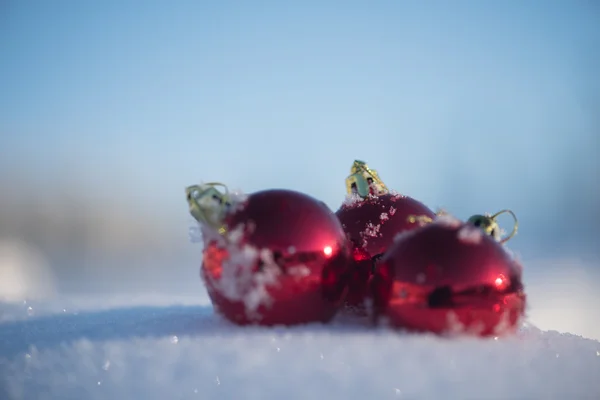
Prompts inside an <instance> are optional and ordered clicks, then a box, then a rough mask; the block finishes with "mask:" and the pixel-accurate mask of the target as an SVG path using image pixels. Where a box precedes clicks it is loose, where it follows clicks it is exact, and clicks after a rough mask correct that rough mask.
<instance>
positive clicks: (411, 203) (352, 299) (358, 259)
mask: <svg viewBox="0 0 600 400" xmlns="http://www.w3.org/2000/svg"><path fill="white" fill-rule="evenodd" d="M336 215H337V217H338V219H339V220H340V222H341V223H342V227H343V229H344V231H345V232H346V236H347V238H348V240H349V241H350V243H351V245H352V247H353V256H354V260H355V263H354V268H353V270H352V275H351V278H350V282H349V293H348V297H347V300H346V305H347V307H348V308H351V309H354V310H355V311H357V312H360V313H364V307H363V303H364V300H365V297H366V296H367V294H368V284H367V283H368V280H369V278H370V276H371V273H372V270H373V264H374V258H377V257H381V256H382V255H383V254H384V253H385V251H386V250H387V249H388V247H389V246H390V245H391V244H392V243H393V242H394V238H395V237H396V236H397V235H398V234H399V233H402V232H406V231H409V230H412V229H415V228H419V227H420V226H421V224H420V223H419V222H418V221H415V220H412V219H410V217H414V216H419V217H427V218H431V219H433V218H435V213H434V212H433V211H431V210H430V209H429V208H428V207H427V206H425V205H424V204H423V203H421V202H419V201H417V200H415V199H413V198H411V197H408V196H403V195H400V194H391V193H388V194H384V195H381V196H369V197H367V198H365V199H362V198H359V197H354V198H349V199H348V200H347V201H346V202H345V203H344V204H343V205H342V206H341V207H340V209H338V210H337V211H336Z"/></svg>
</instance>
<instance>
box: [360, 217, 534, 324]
mask: <svg viewBox="0 0 600 400" xmlns="http://www.w3.org/2000/svg"><path fill="white" fill-rule="evenodd" d="M521 273H522V272H521V267H520V265H519V264H518V263H517V262H516V261H514V260H513V259H512V258H511V257H510V255H509V254H508V253H507V252H506V251H505V250H504V248H503V246H502V244H500V243H498V242H497V241H496V240H494V238H493V237H491V236H489V235H486V233H485V232H484V231H483V230H482V229H480V228H478V227H476V226H475V225H473V224H471V223H462V222H461V221H459V220H457V219H454V218H452V217H449V216H440V217H437V218H436V219H435V221H434V222H433V223H430V224H428V225H426V226H424V227H422V228H419V229H418V230H414V231H411V232H407V233H406V234H405V235H404V236H403V237H402V238H400V239H399V240H398V241H397V242H396V243H394V245H393V246H392V247H391V248H390V249H389V250H388V252H387V253H386V255H385V256H384V257H383V258H382V259H381V262H380V263H379V264H378V265H377V268H376V271H375V273H374V275H373V278H372V282H371V289H372V295H373V299H374V301H373V306H374V313H375V317H376V319H377V317H381V316H385V317H387V319H388V320H389V322H390V324H391V325H392V326H395V327H400V328H405V329H407V330H413V331H426V332H433V333H438V334H441V333H453V332H454V333H457V332H463V333H470V334H475V335H481V336H488V335H501V334H503V333H509V332H512V331H514V330H515V329H516V328H517V327H518V323H519V321H520V319H521V317H523V314H524V311H525V306H526V296H525V293H524V291H523V284H522V281H521Z"/></svg>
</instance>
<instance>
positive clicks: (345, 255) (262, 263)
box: [201, 190, 351, 325]
mask: <svg viewBox="0 0 600 400" xmlns="http://www.w3.org/2000/svg"><path fill="white" fill-rule="evenodd" d="M236 208H237V209H235V210H233V212H232V213H230V215H229V216H228V217H227V219H226V221H225V222H226V228H227V233H226V234H225V235H224V237H221V238H219V237H216V238H214V239H212V240H209V242H208V245H207V246H206V248H205V251H204V259H203V265H202V269H201V271H202V277H203V279H204V281H205V283H206V287H207V290H208V293H209V296H210V298H211V300H212V303H213V305H214V306H215V309H216V310H217V311H218V312H219V313H220V314H222V315H223V316H224V317H226V318H227V319H229V320H231V321H233V322H235V323H238V324H261V325H292V324H302V323H309V322H316V321H320V322H327V321H329V320H330V319H331V318H332V317H333V316H334V315H335V313H336V311H337V309H338V308H339V306H340V305H341V302H342V300H343V298H344V296H345V293H346V291H347V286H346V284H347V282H346V281H347V277H348V268H349V263H350V260H351V254H350V248H349V246H348V244H347V242H346V240H345V235H344V231H343V230H342V226H341V224H340V222H339V221H338V220H337V218H336V217H335V215H334V214H333V213H332V212H331V210H329V209H328V208H327V206H326V205H325V204H323V203H322V202H320V201H318V200H315V199H314V198H312V197H310V196H308V195H305V194H302V193H299V192H295V191H291V190H265V191H261V192H257V193H254V194H251V195H249V196H248V198H247V199H246V200H245V201H243V202H242V203H241V204H239V205H238V207H236ZM224 239H225V240H224Z"/></svg>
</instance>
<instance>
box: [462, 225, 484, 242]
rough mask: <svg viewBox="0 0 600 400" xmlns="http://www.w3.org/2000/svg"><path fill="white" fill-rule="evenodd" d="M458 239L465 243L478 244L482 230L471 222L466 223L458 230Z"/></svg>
mask: <svg viewBox="0 0 600 400" xmlns="http://www.w3.org/2000/svg"><path fill="white" fill-rule="evenodd" d="M457 236H458V240H460V241H461V242H462V243H465V244H479V243H481V238H482V237H483V231H482V230H481V229H480V228H478V227H476V226H473V225H471V224H466V225H464V226H463V227H462V228H460V229H459V230H458V233H457Z"/></svg>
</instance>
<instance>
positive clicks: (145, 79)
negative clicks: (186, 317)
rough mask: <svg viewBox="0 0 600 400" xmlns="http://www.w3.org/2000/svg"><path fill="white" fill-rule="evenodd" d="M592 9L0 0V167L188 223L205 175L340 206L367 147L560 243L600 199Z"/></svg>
mask: <svg viewBox="0 0 600 400" xmlns="http://www.w3.org/2000/svg"><path fill="white" fill-rule="evenodd" d="M599 15H600V11H599V7H598V5H596V4H595V3H594V2H589V1H588V2H585V1H566V0H565V1H548V2H546V1H544V2H542V1H529V2H522V1H508V2H501V3H498V2H491V1H456V2H449V1H425V2H416V1H374V2H366V1H363V2H359V1H344V2H342V1H328V2H320V1H303V2H293V3H292V2H275V1H270V2H266V1H252V2H249V1H244V2H242V1H222V2H208V1H174V2H167V1H141V0H139V1H116V0H109V1H103V2H81V1H63V0H61V1H56V2H43V1H37V2H17V1H5V2H2V5H0V54H1V55H2V56H1V57H0V88H1V89H0V171H2V172H0V175H3V174H5V176H6V175H7V173H8V175H11V176H12V177H13V178H14V177H20V178H21V179H23V180H27V181H30V182H39V183H41V184H43V185H47V186H49V185H58V187H60V183H61V182H67V181H68V180H69V179H73V180H76V181H81V182H82V183H81V185H83V187H92V185H93V187H94V188H93V189H90V190H92V191H94V193H97V195H99V196H117V197H122V198H123V199H124V201H129V202H131V204H139V203H140V196H144V198H145V199H146V200H145V201H144V204H146V206H147V207H148V208H151V207H152V208H153V209H154V210H162V211H161V212H164V214H165V215H172V216H173V218H174V220H177V221H179V220H184V219H185V217H186V215H185V213H186V209H185V203H184V201H183V187H184V186H186V185H189V184H193V183H197V182H199V181H201V180H219V181H223V182H226V183H228V184H230V185H231V186H233V187H238V188H242V189H245V190H247V191H254V190H259V189H266V188H271V187H286V188H292V189H297V190H301V191H305V192H307V193H309V194H311V195H313V196H315V197H319V198H321V199H323V200H324V201H326V202H327V203H328V204H329V205H330V206H331V207H332V208H336V207H337V205H338V204H339V203H340V202H341V201H342V198H343V196H344V178H345V176H346V175H347V174H348V172H349V168H350V165H351V163H352V161H353V160H354V159H355V158H359V159H364V160H366V161H368V162H369V164H370V165H371V166H372V167H373V168H376V169H378V170H379V171H380V173H381V176H382V178H383V179H384V181H386V183H387V184H388V186H390V187H392V188H394V189H396V190H398V191H401V192H405V193H406V194H409V195H411V196H413V197H416V198H418V199H420V200H422V201H424V202H425V203H426V204H428V205H429V206H431V207H432V208H435V207H438V206H444V207H446V208H448V209H449V211H451V212H454V213H456V214H457V215H459V216H460V217H463V218H466V217H467V216H468V215H469V214H472V213H478V212H483V211H490V212H493V211H497V210H499V209H501V208H505V207H510V208H512V209H514V210H515V211H516V212H517V214H518V215H519V217H520V219H521V221H522V230H521V236H525V240H527V237H528V235H529V238H530V242H531V241H532V243H533V242H535V243H536V244H537V245H540V246H542V247H543V245H544V244H545V243H546V244H547V245H548V247H556V246H557V245H558V244H560V243H562V242H564V237H565V236H572V235H565V233H564V230H565V229H569V219H571V218H575V217H571V214H573V213H575V214H577V213H579V214H577V216H576V218H579V219H580V220H581V221H580V220H577V221H578V222H577V224H580V223H581V222H584V221H585V218H586V215H589V211H590V210H592V209H594V207H595V201H596V200H595V199H598V194H597V193H598V191H597V189H596V186H595V185H596V184H597V182H598V161H597V160H596V159H595V158H596V154H597V150H598V135H599V134H600V133H599V128H600V121H599V119H598V117H597V115H598V107H600V99H599V97H598V93H600V84H599V82H600V80H599V75H598V72H597V71H599V70H600V51H598V49H599V48H600V24H598V18H599ZM565 182H566V183H565ZM567 184H568V185H571V186H568V187H572V190H573V192H572V193H573V195H569V194H568V193H567V195H566V196H565V191H566V190H567V189H565V187H566V186H565V185H567ZM569 190H571V189H569ZM567 192H568V190H567ZM566 212H568V213H569V214H568V215H567V214H565V213H566ZM595 215H596V216H598V214H595ZM580 233H581V235H588V236H589V232H587V233H586V232H580ZM534 236H535V237H536V238H537V239H536V240H537V242H536V241H535V240H533V239H534V238H533V237H534ZM588 236H585V237H583V236H582V237H583V238H584V239H585V238H588V239H589V237H588ZM582 237H578V238H577V241H579V240H580V239H581V238H582ZM538 239H539V240H538ZM515 240H516V239H515Z"/></svg>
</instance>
